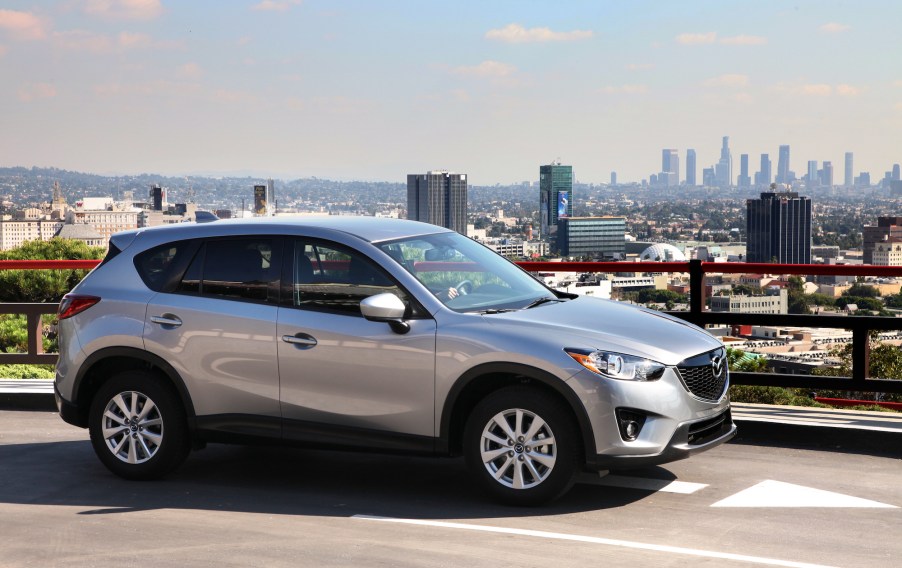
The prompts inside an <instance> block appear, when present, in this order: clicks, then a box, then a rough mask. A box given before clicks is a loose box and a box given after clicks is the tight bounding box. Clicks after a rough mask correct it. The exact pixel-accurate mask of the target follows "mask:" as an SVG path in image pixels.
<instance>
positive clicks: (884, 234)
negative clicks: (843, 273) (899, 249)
mask: <svg viewBox="0 0 902 568" xmlns="http://www.w3.org/2000/svg"><path fill="white" fill-rule="evenodd" d="M861 235H862V238H861V240H862V245H861V250H862V255H861V260H862V262H864V263H865V264H874V249H875V248H876V247H877V244H879V243H882V242H890V241H892V242H897V241H899V240H902V217H877V224H876V225H865V226H864V227H862V230H861Z"/></svg>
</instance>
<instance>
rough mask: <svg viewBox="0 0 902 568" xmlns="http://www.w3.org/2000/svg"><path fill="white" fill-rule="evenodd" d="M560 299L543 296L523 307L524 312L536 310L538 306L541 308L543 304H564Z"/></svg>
mask: <svg viewBox="0 0 902 568" xmlns="http://www.w3.org/2000/svg"><path fill="white" fill-rule="evenodd" d="M563 301H564V300H561V299H560V298H549V297H548V296H543V297H541V298H536V299H535V300H533V301H532V302H530V303H528V304H526V305H525V306H523V309H524V310H528V309H529V308H534V307H536V306H541V305H542V304H547V303H548V302H563Z"/></svg>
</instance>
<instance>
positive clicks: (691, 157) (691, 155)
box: [686, 148, 698, 187]
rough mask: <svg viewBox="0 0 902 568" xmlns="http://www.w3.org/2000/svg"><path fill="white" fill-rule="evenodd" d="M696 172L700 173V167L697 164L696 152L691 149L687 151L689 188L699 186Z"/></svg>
mask: <svg viewBox="0 0 902 568" xmlns="http://www.w3.org/2000/svg"><path fill="white" fill-rule="evenodd" d="M696 171H698V166H696V162H695V150H694V149H693V148H689V149H688V150H686V185H688V186H689V187H695V186H696V185H698V184H697V183H696V177H695V174H696Z"/></svg>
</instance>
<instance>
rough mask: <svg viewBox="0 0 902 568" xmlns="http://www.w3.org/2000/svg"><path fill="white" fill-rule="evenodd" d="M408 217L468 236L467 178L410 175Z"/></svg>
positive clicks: (448, 174)
mask: <svg viewBox="0 0 902 568" xmlns="http://www.w3.org/2000/svg"><path fill="white" fill-rule="evenodd" d="M407 218H408V219H413V220H414V221H423V222H425V223H432V224H433V225H439V226H440V227H445V228H447V229H451V230H452V231H457V232H458V233H460V234H462V235H466V234H467V175H466V174H455V173H452V172H447V171H431V172H427V173H426V174H425V175H423V174H409V175H408V176H407Z"/></svg>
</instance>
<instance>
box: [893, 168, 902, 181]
mask: <svg viewBox="0 0 902 568" xmlns="http://www.w3.org/2000/svg"><path fill="white" fill-rule="evenodd" d="M900 175H902V171H900V170H899V164H893V179H894V180H896V181H899V180H900V179H902V177H900Z"/></svg>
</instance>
